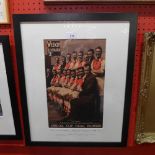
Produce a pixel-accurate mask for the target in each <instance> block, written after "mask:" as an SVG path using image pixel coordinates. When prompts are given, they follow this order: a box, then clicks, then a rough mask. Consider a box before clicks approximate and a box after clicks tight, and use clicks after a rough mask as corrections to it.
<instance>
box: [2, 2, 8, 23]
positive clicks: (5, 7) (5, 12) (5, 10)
mask: <svg viewBox="0 0 155 155" xmlns="http://www.w3.org/2000/svg"><path fill="white" fill-rule="evenodd" d="M0 1H1V2H2V10H1V11H0V13H2V14H3V16H4V18H3V19H2V20H0V24H9V23H10V17H9V7H8V6H9V5H8V0H0Z"/></svg>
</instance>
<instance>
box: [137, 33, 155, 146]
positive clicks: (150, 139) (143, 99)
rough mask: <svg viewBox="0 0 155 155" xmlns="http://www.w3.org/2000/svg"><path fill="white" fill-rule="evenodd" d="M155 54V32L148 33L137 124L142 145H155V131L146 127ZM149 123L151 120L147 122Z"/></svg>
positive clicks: (144, 51)
mask: <svg viewBox="0 0 155 155" xmlns="http://www.w3.org/2000/svg"><path fill="white" fill-rule="evenodd" d="M154 54H155V32H148V33H145V34H144V50H143V56H142V68H141V82H140V92H139V104H138V113H137V122H136V142H137V143H138V144H142V143H154V142H155V131H154V132H146V131H145V129H144V125H145V123H146V120H145V116H146V108H147V107H148V105H149V102H148V100H149V95H150V83H151V74H152V67H153V61H155V60H153V55H154ZM147 121H149V120H147Z"/></svg>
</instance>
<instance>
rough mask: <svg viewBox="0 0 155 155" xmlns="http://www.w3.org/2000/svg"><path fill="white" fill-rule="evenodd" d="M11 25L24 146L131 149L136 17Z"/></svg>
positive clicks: (44, 19) (33, 19)
mask: <svg viewBox="0 0 155 155" xmlns="http://www.w3.org/2000/svg"><path fill="white" fill-rule="evenodd" d="M13 21H14V36H15V44H16V50H17V51H16V56H17V63H18V74H19V80H20V91H21V99H22V109H23V117H24V129H25V130H24V131H25V137H26V144H27V145H30V146H37V145H39V146H126V144H127V135H128V123H129V111H130V102H131V91H132V79H133V68H134V55H135V53H134V52H135V43H136V29H137V28H136V25H137V15H136V14H133V13H72V14H71V13H54V14H37V15H31V14H15V15H14V16H13ZM118 71H119V74H118Z"/></svg>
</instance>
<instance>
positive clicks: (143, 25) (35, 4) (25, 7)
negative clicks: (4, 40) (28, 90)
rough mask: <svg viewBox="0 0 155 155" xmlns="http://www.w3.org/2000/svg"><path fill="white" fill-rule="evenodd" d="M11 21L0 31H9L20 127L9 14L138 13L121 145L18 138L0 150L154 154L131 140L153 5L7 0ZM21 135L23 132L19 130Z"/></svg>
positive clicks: (153, 26)
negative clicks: (43, 143) (40, 143)
mask: <svg viewBox="0 0 155 155" xmlns="http://www.w3.org/2000/svg"><path fill="white" fill-rule="evenodd" d="M9 7H10V9H9V10H10V16H11V24H10V25H0V35H9V36H10V42H11V56H12V63H13V68H14V76H15V82H16V93H17V96H18V105H19V108H20V116H21V117H20V118H21V124H22V129H23V121H22V120H23V119H22V110H21V100H20V92H19V81H18V74H17V65H16V57H15V52H16V49H15V43H14V33H13V24H12V14H34V13H58V12H134V13H138V32H137V44H136V52H135V68H134V80H133V91H132V92H133V93H132V103H131V112H130V124H129V136H128V146H127V147H124V148H105V147H100V148H89V147H86V148H80V147H26V146H25V142H24V139H23V140H21V141H11V142H10V141H1V142H0V154H20V155H24V154H28V155H31V154H34V153H35V154H83V153H84V154H86V155H87V154H106V155H124V154H125V155H129V154H141V155H145V154H154V153H153V152H155V144H143V145H136V144H135V142H134V133H135V120H136V110H137V96H138V88H139V76H140V65H141V54H142V44H143V34H144V33H145V32H149V31H155V5H142V4H141V5H138V4H137V5H114V4H113V5H110V4H106V5H105V4H103V5H53V4H52V5H44V3H43V0H9ZM23 137H24V133H23Z"/></svg>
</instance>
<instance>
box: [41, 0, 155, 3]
mask: <svg viewBox="0 0 155 155" xmlns="http://www.w3.org/2000/svg"><path fill="white" fill-rule="evenodd" d="M43 1H44V3H45V4H52V3H95V4H96V3H103V4H104V3H106V4H108V3H110V4H111V3H113V4H155V0H43Z"/></svg>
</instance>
